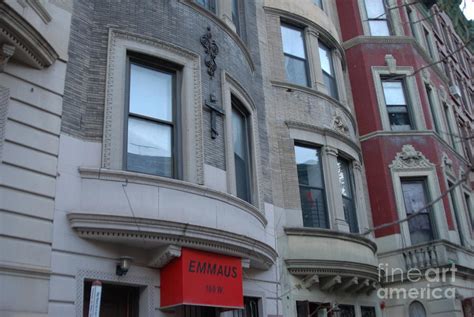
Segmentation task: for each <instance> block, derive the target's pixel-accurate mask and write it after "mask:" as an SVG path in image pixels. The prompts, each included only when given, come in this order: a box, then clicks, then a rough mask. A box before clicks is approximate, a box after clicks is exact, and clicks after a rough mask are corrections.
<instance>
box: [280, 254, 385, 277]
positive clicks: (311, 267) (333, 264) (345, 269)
mask: <svg viewBox="0 0 474 317" xmlns="http://www.w3.org/2000/svg"><path fill="white" fill-rule="evenodd" d="M285 263H286V266H287V269H288V271H289V272H290V273H291V274H293V275H309V274H317V275H319V278H321V276H331V275H339V276H344V277H354V276H357V277H359V278H369V279H372V280H374V281H376V280H377V278H378V271H377V267H376V266H373V265H368V264H362V263H354V262H350V261H328V260H307V259H291V260H285Z"/></svg>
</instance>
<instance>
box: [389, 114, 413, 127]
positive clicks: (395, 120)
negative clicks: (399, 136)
mask: <svg viewBox="0 0 474 317" xmlns="http://www.w3.org/2000/svg"><path fill="white" fill-rule="evenodd" d="M388 118H389V121H390V127H391V129H392V130H393V131H407V130H411V124H410V117H409V116H408V113H406V112H393V113H391V112H389V114H388Z"/></svg>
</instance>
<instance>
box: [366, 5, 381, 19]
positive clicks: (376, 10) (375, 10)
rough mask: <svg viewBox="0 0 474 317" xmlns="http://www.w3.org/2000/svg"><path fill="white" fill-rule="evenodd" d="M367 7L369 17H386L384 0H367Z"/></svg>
mask: <svg viewBox="0 0 474 317" xmlns="http://www.w3.org/2000/svg"><path fill="white" fill-rule="evenodd" d="M365 9H366V10H367V18H369V19H384V18H385V7H384V0H365Z"/></svg>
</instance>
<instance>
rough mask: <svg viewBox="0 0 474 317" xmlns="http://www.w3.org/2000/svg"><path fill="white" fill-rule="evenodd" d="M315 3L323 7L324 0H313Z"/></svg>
mask: <svg viewBox="0 0 474 317" xmlns="http://www.w3.org/2000/svg"><path fill="white" fill-rule="evenodd" d="M313 3H314V4H315V5H317V6H318V7H320V8H321V9H322V8H323V0H313Z"/></svg>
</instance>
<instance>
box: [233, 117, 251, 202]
mask: <svg viewBox="0 0 474 317" xmlns="http://www.w3.org/2000/svg"><path fill="white" fill-rule="evenodd" d="M232 137H233V140H234V163H235V179H236V187H237V197H239V198H241V199H243V200H246V201H248V202H250V179H249V178H250V175H249V172H250V164H249V163H250V162H249V153H248V149H249V148H248V146H249V141H248V128H247V122H246V118H245V117H244V116H243V115H242V114H241V113H240V111H238V110H237V109H232Z"/></svg>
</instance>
